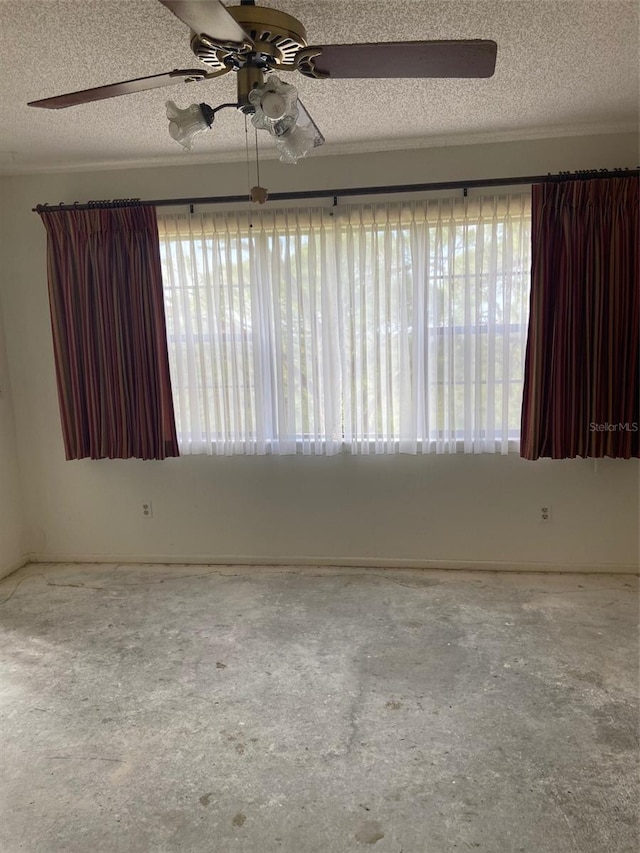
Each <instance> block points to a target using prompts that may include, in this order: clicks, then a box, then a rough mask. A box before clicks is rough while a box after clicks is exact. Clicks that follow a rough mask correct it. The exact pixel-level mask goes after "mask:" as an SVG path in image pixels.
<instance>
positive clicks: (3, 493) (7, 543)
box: [0, 306, 27, 578]
mask: <svg viewBox="0 0 640 853" xmlns="http://www.w3.org/2000/svg"><path fill="white" fill-rule="evenodd" d="M26 550H27V547H26V542H25V536H24V515H23V505H22V486H21V481H20V471H19V468H18V441H17V437H16V424H15V418H14V409H13V398H12V395H11V383H10V380H9V366H8V363H7V354H6V347H5V340H4V324H3V319H2V308H1V306H0V578H1V577H4V576H5V575H7V574H9V573H10V572H11V571H13V570H14V569H17V568H18V567H19V566H20V565H21V564H22V561H23V558H24V556H25V554H26Z"/></svg>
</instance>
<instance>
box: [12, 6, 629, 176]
mask: <svg viewBox="0 0 640 853" xmlns="http://www.w3.org/2000/svg"><path fill="white" fill-rule="evenodd" d="M227 5H231V4H230V3H227ZM263 5H268V6H273V7H276V8H278V9H281V10H283V11H287V12H289V13H290V14H293V15H294V16H295V17H297V18H299V19H300V20H301V21H302V22H303V23H304V25H305V26H306V29H307V33H308V37H309V41H310V43H311V44H314V43H315V44H322V43H349V42H360V41H362V42H375V41H396V40H414V39H465V38H484V39H494V40H495V41H497V43H498V62H497V68H496V74H495V76H494V77H493V78H491V79H488V80H386V81H385V80H381V81H378V80H374V81H364V80H343V81H338V80H336V81H332V80H326V81H319V80H318V81H315V80H308V79H306V78H303V77H302V76H301V75H298V74H295V75H289V74H288V75H286V77H285V79H286V80H287V81H288V82H292V83H294V84H295V85H296V86H297V87H298V89H299V92H300V97H301V98H302V100H303V101H304V104H305V106H306V107H307V109H308V110H309V112H310V113H311V115H312V116H313V117H314V119H315V121H316V123H317V124H318V125H319V126H320V128H321V130H322V131H323V133H324V135H325V137H326V144H325V146H324V147H323V148H322V149H320V151H319V152H317V153H314V156H318V154H320V153H321V154H337V153H342V152H346V151H361V150H362V151H364V150H388V149H401V148H418V147H427V146H430V145H439V144H443V143H457V144H460V143H462V142H473V141H492V140H499V139H509V138H519V139H522V138H535V137H540V136H557V135H571V134H576V135H579V134H580V133H591V132H600V133H602V132H605V133H606V132H617V131H623V130H624V131H626V130H634V129H636V128H637V126H638V102H639V92H638V89H639V87H638V60H639V35H638V32H639V28H638V5H637V4H636V3H635V2H627V0H599V2H597V1H596V2H594V0H561V1H560V2H547V0H535V2H532V0H486V2H485V0H479V2H458V0H448V2H447V0H444V1H443V0H441V2H431V0H396V2H381V0H368V1H367V2H362V0H277V2H276V0H274V1H273V2H267V0H263ZM0 56H1V57H2V74H1V75H0V98H1V101H2V104H3V117H2V125H3V128H2V136H1V139H0V172H2V173H5V174H10V173H12V172H24V171H30V170H34V171H35V170H42V169H69V168H89V167H92V166H103V167H104V166H109V165H113V166H118V165H120V166H124V165H147V164H148V165H152V164H158V163H163V162H164V163H171V162H173V163H176V164H180V163H183V164H184V163H188V162H206V161H209V162H213V161H216V160H234V159H238V160H241V159H244V157H245V145H244V143H245V139H244V119H243V117H242V116H241V115H239V114H238V113H235V112H234V111H232V110H227V111H222V112H221V113H220V114H219V115H218V116H217V118H216V121H215V125H214V129H213V132H212V133H207V134H202V135H201V136H200V137H199V138H197V139H196V142H195V144H194V154H193V155H191V154H187V153H185V152H183V151H181V150H180V149H179V147H178V146H177V144H176V143H175V142H174V141H173V140H172V139H171V138H170V137H169V134H168V132H167V121H166V118H165V114H164V109H165V108H164V104H165V101H166V100H167V99H172V100H175V101H176V102H177V104H178V105H179V106H181V107H184V106H187V105H188V104H190V103H192V102H194V101H201V100H205V101H207V102H208V103H210V104H211V105H212V106H215V105H216V104H219V103H223V102H225V101H233V100H235V75H234V74H229V75H227V76H225V77H222V78H220V79H218V80H212V81H207V82H203V83H194V84H190V85H188V86H185V85H184V84H178V85H176V86H173V87H169V88H167V89H159V90H152V91H149V92H143V93H139V94H135V95H127V96H124V97H120V98H115V99H111V100H107V101H101V102H97V103H93V104H88V105H84V106H79V107H72V108H70V109H67V110H56V111H49V110H36V109H33V108H31V107H27V106H26V104H27V101H30V100H35V99H37V98H43V97H48V96H52V95H57V94H62V93H64V92H70V91H74V90H77V89H84V88H89V87H91V86H100V85H104V84H107V83H113V82H117V81H119V80H126V79H128V78H133V77H142V76H146V75H150V74H157V73H160V72H164V71H169V70H172V69H173V68H190V67H199V63H198V60H197V59H196V58H195V57H194V55H193V54H192V52H191V50H190V47H189V31H188V30H187V28H186V27H185V26H184V25H183V24H181V22H180V21H178V20H177V19H176V18H175V17H174V16H173V15H172V14H171V13H170V12H169V11H168V10H167V9H165V8H164V7H163V6H161V4H160V3H158V2H157V0H0ZM260 141H261V145H262V148H263V154H264V156H265V157H269V156H275V151H274V150H273V149H272V146H271V145H270V140H269V139H268V137H267V136H266V134H264V135H262V136H261V137H260Z"/></svg>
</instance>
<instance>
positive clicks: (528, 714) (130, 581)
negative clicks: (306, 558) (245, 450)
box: [0, 565, 638, 853]
mask: <svg viewBox="0 0 640 853" xmlns="http://www.w3.org/2000/svg"><path fill="white" fill-rule="evenodd" d="M637 594H638V581H637V579H636V578H634V577H624V576H603V575H600V576H593V575H592V576H584V575H583V576H579V575H555V576H550V575H547V576H545V575H516V574H512V575H510V574H489V573H457V572H424V571H382V570H364V569H357V570H348V569H327V570H320V569H300V570H296V569H290V570H289V569H284V570H281V569H280V570H276V569H269V568H247V569H244V568H230V567H194V566H187V567H185V566H182V567H180V566H178V567H176V566H172V567H168V566H122V565H119V566H116V565H109V566H106V565H102V566H80V565H60V566H53V565H32V566H29V567H26V568H25V569H23V570H21V571H20V572H19V573H17V574H15V575H13V576H11V577H10V578H7V579H5V580H4V581H3V582H1V583H0V665H1V682H0V688H1V689H0V698H1V705H0V734H1V738H2V750H1V756H0V762H1V768H0V804H1V809H2V814H1V816H0V850H2V853H16V851H28V853H36V851H37V853H56V851H65V853H75V851H78V853H84V851H88V852H89V853H173V851H186V853H201V851H202V853H233V851H242V853H271V851H286V853H312V852H313V853H352V851H353V853H356V851H367V850H374V851H375V853H451V851H460V853H463V851H469V850H473V851H476V850H477V851H479V853H516V851H526V853H564V851H567V853H569V851H570V853H576V852H579V853H596V851H597V853H622V851H625V853H626V851H629V853H631V851H634V853H635V851H637V849H638V813H637V806H638V779H637V770H638V708H637V699H638V634H637V617H638V598H637Z"/></svg>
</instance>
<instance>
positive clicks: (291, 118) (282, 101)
mask: <svg viewBox="0 0 640 853" xmlns="http://www.w3.org/2000/svg"><path fill="white" fill-rule="evenodd" d="M249 103H250V104H251V106H252V107H253V108H254V109H255V113H254V114H253V116H252V117H251V124H252V125H253V126H254V127H257V128H258V130H268V131H269V133H270V134H271V135H272V136H275V137H276V138H277V137H279V136H282V135H283V134H285V133H286V132H287V131H288V130H289V129H290V128H292V127H293V126H294V125H295V123H296V121H297V119H298V90H297V89H296V87H295V86H292V85H291V84H290V83H284V82H283V81H282V80H281V79H280V78H279V77H276V76H275V74H272V75H270V76H269V77H268V78H267V80H266V81H265V82H264V83H263V84H262V86H256V88H255V89H252V91H251V92H249Z"/></svg>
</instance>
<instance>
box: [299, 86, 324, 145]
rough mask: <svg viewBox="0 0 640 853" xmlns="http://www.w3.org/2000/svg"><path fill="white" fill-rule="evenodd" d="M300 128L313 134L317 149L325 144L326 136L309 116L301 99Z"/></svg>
mask: <svg viewBox="0 0 640 853" xmlns="http://www.w3.org/2000/svg"><path fill="white" fill-rule="evenodd" d="M297 125H298V127H302V128H303V129H304V130H308V132H309V133H310V134H313V147H314V148H317V147H318V146H319V145H323V144H324V136H323V135H322V132H321V130H320V128H319V127H318V125H317V124H316V123H315V121H314V120H313V119H312V118H311V116H310V115H309V113H308V111H307V108H306V107H305V105H304V104H303V103H302V101H301V100H300V98H298V121H297Z"/></svg>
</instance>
